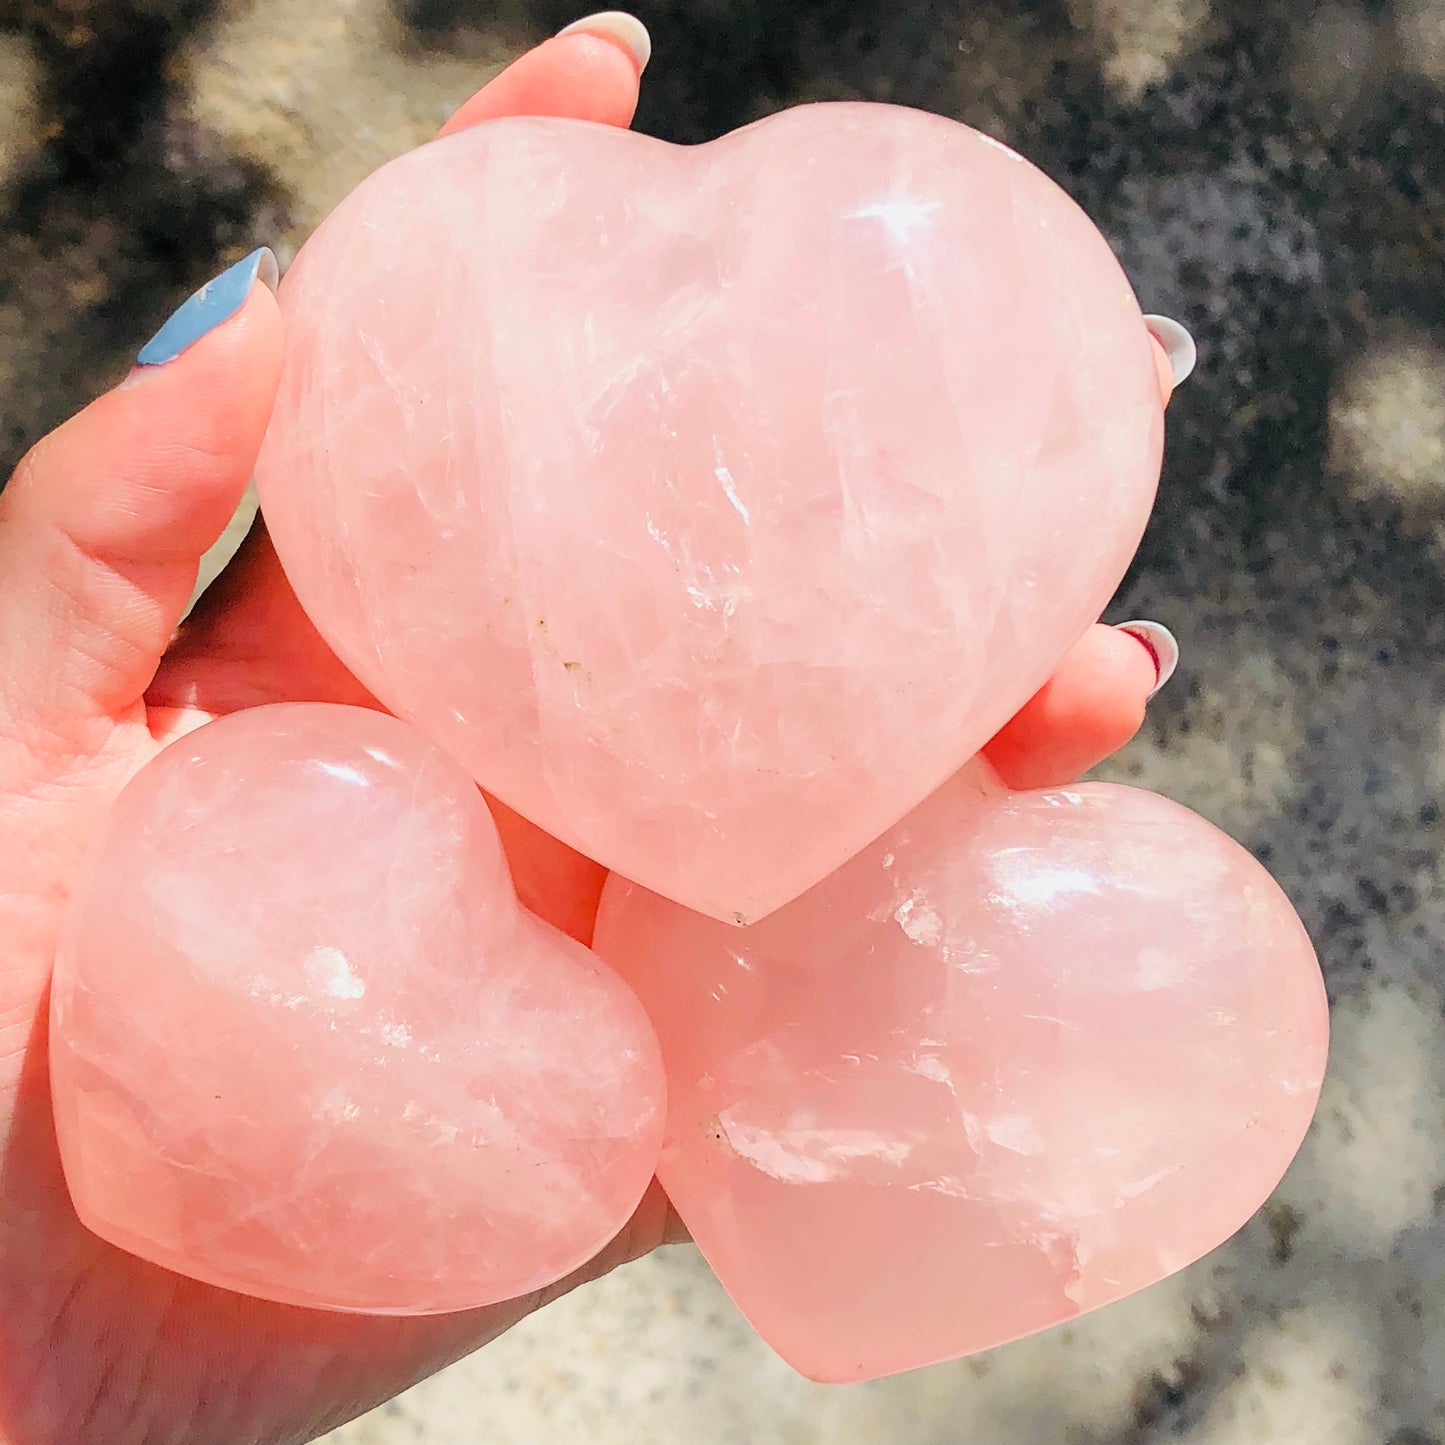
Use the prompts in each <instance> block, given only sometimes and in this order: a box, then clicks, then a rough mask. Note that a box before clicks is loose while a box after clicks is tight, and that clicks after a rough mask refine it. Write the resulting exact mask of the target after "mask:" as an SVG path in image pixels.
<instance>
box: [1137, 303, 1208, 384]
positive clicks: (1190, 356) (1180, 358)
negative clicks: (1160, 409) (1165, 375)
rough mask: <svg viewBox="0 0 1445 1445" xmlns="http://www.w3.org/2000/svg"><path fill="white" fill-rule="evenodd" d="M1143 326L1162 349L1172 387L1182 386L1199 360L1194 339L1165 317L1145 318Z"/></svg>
mask: <svg viewBox="0 0 1445 1445" xmlns="http://www.w3.org/2000/svg"><path fill="white" fill-rule="evenodd" d="M1144 324H1145V326H1147V327H1148V328H1149V334H1150V335H1151V336H1152V337H1153V338H1154V339H1155V341H1157V342H1158V343H1159V345H1160V346H1162V347H1163V348H1164V354H1165V356H1167V357H1168V358H1169V370H1170V371H1172V372H1173V373H1174V385H1175V386H1183V385H1184V383H1185V382H1186V381H1188V380H1189V376H1190V373H1191V372H1192V371H1193V370H1194V363H1195V362H1197V361H1198V360H1199V348H1198V347H1197V346H1196V345H1195V344H1194V338H1193V337H1192V336H1191V335H1190V334H1189V332H1188V331H1187V330H1186V329H1185V328H1184V327H1182V326H1181V325H1180V324H1179V323H1178V322H1177V321H1171V320H1170V319H1169V318H1168V317H1167V316H1146V317H1145V318H1144Z"/></svg>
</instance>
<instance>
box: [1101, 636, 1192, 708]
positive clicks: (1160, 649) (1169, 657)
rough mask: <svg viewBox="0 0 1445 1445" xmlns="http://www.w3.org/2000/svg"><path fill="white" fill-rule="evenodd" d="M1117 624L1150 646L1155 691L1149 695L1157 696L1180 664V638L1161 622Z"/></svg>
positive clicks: (1146, 645)
mask: <svg viewBox="0 0 1445 1445" xmlns="http://www.w3.org/2000/svg"><path fill="white" fill-rule="evenodd" d="M1116 625H1117V627H1118V630H1119V631H1120V632H1127V633H1128V634H1129V636H1130V637H1136V638H1138V639H1139V641H1140V642H1142V643H1143V644H1144V646H1145V647H1146V648H1148V650H1149V656H1150V657H1152V658H1153V659H1154V691H1153V692H1151V693H1150V694H1149V696H1150V697H1153V696H1155V694H1157V693H1158V691H1159V689H1160V688H1161V687H1163V686H1164V684H1165V683H1166V682H1168V681H1169V679H1170V678H1171V677H1173V676H1174V669H1175V668H1176V667H1178V666H1179V641H1178V639H1177V638H1176V637H1175V636H1174V634H1173V633H1172V632H1170V630H1169V629H1168V628H1167V627H1165V626H1164V624H1163V623H1161V622H1120V623H1118V624H1116Z"/></svg>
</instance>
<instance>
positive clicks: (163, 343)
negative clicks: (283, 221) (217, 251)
mask: <svg viewBox="0 0 1445 1445" xmlns="http://www.w3.org/2000/svg"><path fill="white" fill-rule="evenodd" d="M279 274H280V272H279V268H278V267H277V265H276V257H275V255H274V254H273V253H272V251H271V248H270V247H269V246H262V247H261V248H260V249H259V250H257V251H252V252H251V254H250V255H249V256H247V257H246V259H245V260H244V261H237V262H236V264H235V265H234V266H232V267H230V268H229V270H226V271H222V272H221V274H220V275H219V276H217V277H216V279H215V280H214V281H208V282H206V284H205V285H204V286H202V287H201V289H200V290H199V291H197V292H196V294H195V295H194V296H192V297H191V298H190V300H189V301H186V302H185V303H184V304H183V305H182V306H181V308H180V309H179V310H178V311H176V312H175V313H174V314H173V315H172V316H171V319H170V320H169V321H167V322H166V324H165V325H164V326H162V327H161V329H160V330H159V331H157V332H156V334H155V335H154V336H152V337H151V339H150V340H149V341H147V342H146V344H145V345H144V346H143V347H142V348H141V351H140V355H139V356H137V357H136V364H137V365H139V366H164V365H165V364H166V362H168V361H174V360H175V359H176V357H178V356H179V355H180V354H181V352H183V351H184V350H185V349H186V348H187V347H188V346H193V345H194V344H195V343H196V342H197V341H199V340H200V339H201V337H203V336H205V335H207V334H208V333H209V332H212V331H214V330H215V329H216V327H218V326H220V325H221V324H222V323H223V322H226V321H229V320H230V319H231V317H233V316H234V315H235V314H236V313H237V312H238V311H239V310H240V309H241V307H242V306H244V305H245V304H246V298H247V297H248V296H249V295H250V294H251V288H252V287H254V286H255V284H256V282H257V280H258V279H259V280H260V281H261V282H262V284H263V285H265V286H266V287H267V288H268V289H270V290H272V291H274V290H275V289H276V282H277V278H278V276H279Z"/></svg>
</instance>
